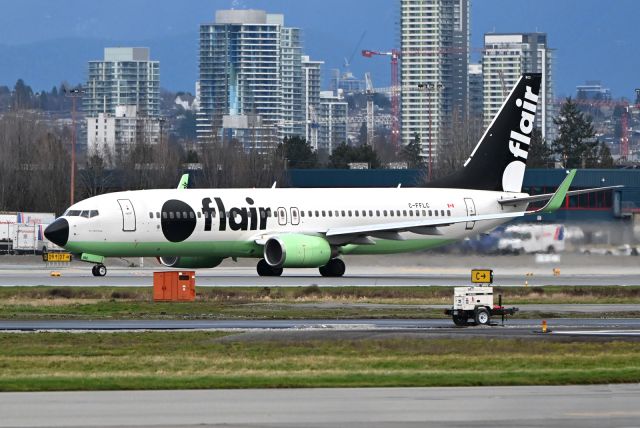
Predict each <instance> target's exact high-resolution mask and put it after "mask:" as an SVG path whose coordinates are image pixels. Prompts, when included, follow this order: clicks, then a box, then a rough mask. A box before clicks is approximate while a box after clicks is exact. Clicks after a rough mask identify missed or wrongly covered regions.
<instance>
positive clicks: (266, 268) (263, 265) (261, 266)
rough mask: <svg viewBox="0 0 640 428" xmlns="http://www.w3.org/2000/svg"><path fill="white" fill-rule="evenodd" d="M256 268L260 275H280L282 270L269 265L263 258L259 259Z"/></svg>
mask: <svg viewBox="0 0 640 428" xmlns="http://www.w3.org/2000/svg"><path fill="white" fill-rule="evenodd" d="M256 270H257V271H258V275H260V276H280V275H282V271H283V269H282V268H276V267H273V266H271V265H270V264H269V263H267V261H266V260H265V259H260V261H259V262H258V266H256Z"/></svg>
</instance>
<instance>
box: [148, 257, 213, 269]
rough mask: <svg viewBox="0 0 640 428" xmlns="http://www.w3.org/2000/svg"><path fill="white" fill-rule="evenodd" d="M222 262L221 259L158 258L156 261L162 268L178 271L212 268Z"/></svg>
mask: <svg viewBox="0 0 640 428" xmlns="http://www.w3.org/2000/svg"><path fill="white" fill-rule="evenodd" d="M222 260H223V259H222V258H221V257H158V261H159V262H160V263H161V264H163V265H164V266H167V267H172V268H179V269H200V268H214V267H216V266H218V265H219V264H220V263H222Z"/></svg>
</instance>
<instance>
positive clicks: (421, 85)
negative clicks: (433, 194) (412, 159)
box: [418, 83, 444, 181]
mask: <svg viewBox="0 0 640 428" xmlns="http://www.w3.org/2000/svg"><path fill="white" fill-rule="evenodd" d="M418 88H420V89H426V91H425V94H427V108H428V110H427V114H428V115H429V132H428V137H429V172H428V175H429V181H431V171H432V160H433V156H432V153H431V101H430V96H431V91H432V90H433V89H435V88H437V89H438V90H441V89H442V88H444V85H443V84H442V83H438V84H433V83H418Z"/></svg>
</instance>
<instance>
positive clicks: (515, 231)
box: [498, 224, 565, 254]
mask: <svg viewBox="0 0 640 428" xmlns="http://www.w3.org/2000/svg"><path fill="white" fill-rule="evenodd" d="M564 238H565V233H564V226H563V225H561V224H515V225H512V226H509V227H507V228H506V229H505V232H504V236H503V237H502V238H500V240H499V241H498V251H499V252H501V253H503V254H521V253H528V254H530V253H560V252H562V251H564V248H565V240H564Z"/></svg>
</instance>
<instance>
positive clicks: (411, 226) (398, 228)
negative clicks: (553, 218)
mask: <svg viewBox="0 0 640 428" xmlns="http://www.w3.org/2000/svg"><path fill="white" fill-rule="evenodd" d="M575 175H576V170H575V169H573V170H571V171H569V174H567V176H566V177H565V179H564V180H563V181H562V183H560V186H558V189H557V190H556V191H555V193H553V194H552V195H551V197H550V198H549V202H547V204H546V205H545V206H544V207H542V208H540V209H538V210H533V211H516V212H510V213H494V214H483V215H473V216H462V217H440V218H430V219H423V220H412V221H401V222H395V223H380V224H368V225H362V226H348V227H337V228H333V229H329V230H327V231H326V233H325V234H326V236H327V237H332V236H340V235H369V236H374V237H375V236H376V235H380V233H387V234H389V237H390V239H394V238H393V236H396V237H398V238H399V235H397V233H398V232H414V233H418V234H423V235H439V234H440V232H439V231H438V227H439V226H449V225H451V224H456V223H466V222H471V221H482V220H501V219H511V218H516V217H523V216H525V215H528V214H535V213H550V212H554V211H556V210H557V209H558V208H560V207H561V206H562V202H563V201H564V198H565V197H566V196H567V192H568V190H569V186H571V182H572V181H573V178H574V177H575ZM394 233H395V235H393V234H394ZM396 239H397V238H396Z"/></svg>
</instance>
